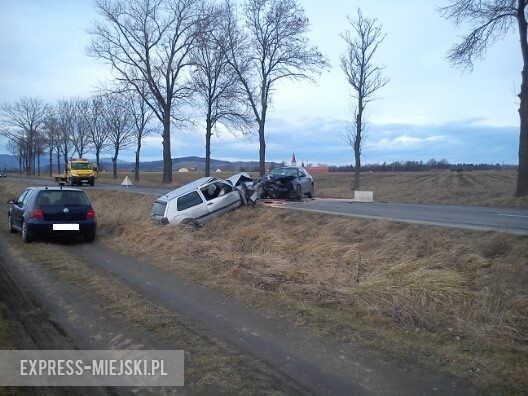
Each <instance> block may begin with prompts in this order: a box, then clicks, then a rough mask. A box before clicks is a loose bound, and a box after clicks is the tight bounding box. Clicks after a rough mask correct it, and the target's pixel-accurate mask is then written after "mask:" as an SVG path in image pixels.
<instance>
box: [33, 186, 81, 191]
mask: <svg viewBox="0 0 528 396" xmlns="http://www.w3.org/2000/svg"><path fill="white" fill-rule="evenodd" d="M28 189H31V190H34V191H83V190H81V189H79V188H71V187H55V186H53V187H48V186H39V187H28Z"/></svg>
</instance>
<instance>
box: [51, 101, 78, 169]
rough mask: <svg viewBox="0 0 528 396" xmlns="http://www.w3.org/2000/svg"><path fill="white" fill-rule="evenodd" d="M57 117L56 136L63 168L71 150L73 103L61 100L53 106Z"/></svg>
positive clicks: (73, 116)
mask: <svg viewBox="0 0 528 396" xmlns="http://www.w3.org/2000/svg"><path fill="white" fill-rule="evenodd" d="M55 113H56V115H57V127H58V136H57V144H58V146H59V147H60V149H59V151H60V153H61V154H62V156H63V158H64V166H66V164H67V163H68V160H69V156H70V154H71V149H72V142H71V136H72V130H73V128H74V118H75V103H74V101H73V100H71V99H61V100H59V101H58V102H57V105H56V106H55Z"/></svg>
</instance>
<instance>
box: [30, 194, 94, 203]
mask: <svg viewBox="0 0 528 396" xmlns="http://www.w3.org/2000/svg"><path fill="white" fill-rule="evenodd" d="M37 205H38V206H65V205H90V200H89V199H88V197H87V196H86V194H85V193H84V191H68V190H50V191H41V192H40V193H39V196H38V199H37Z"/></svg>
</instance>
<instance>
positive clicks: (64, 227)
mask: <svg viewBox="0 0 528 396" xmlns="http://www.w3.org/2000/svg"><path fill="white" fill-rule="evenodd" d="M53 231H79V224H53Z"/></svg>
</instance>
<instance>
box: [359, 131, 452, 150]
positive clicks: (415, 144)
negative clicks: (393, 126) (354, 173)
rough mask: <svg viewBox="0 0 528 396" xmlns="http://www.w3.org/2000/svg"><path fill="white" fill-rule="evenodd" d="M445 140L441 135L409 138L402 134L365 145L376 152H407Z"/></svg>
mask: <svg viewBox="0 0 528 396" xmlns="http://www.w3.org/2000/svg"><path fill="white" fill-rule="evenodd" d="M443 140H446V136H443V135H432V136H425V137H420V136H411V135H409V134H403V135H399V136H396V137H394V138H386V137H384V138H382V139H380V140H378V141H376V142H372V143H370V144H367V148H368V149H377V150H388V151H389V150H408V149H410V148H413V149H416V148H420V147H424V146H425V145H427V144H432V143H438V142H441V141H443Z"/></svg>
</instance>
